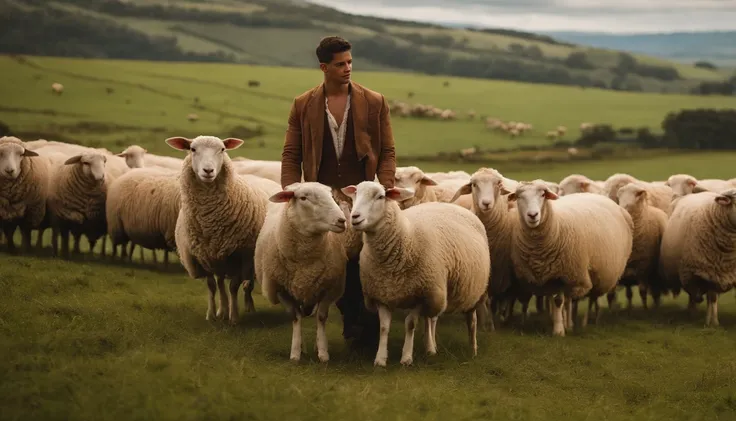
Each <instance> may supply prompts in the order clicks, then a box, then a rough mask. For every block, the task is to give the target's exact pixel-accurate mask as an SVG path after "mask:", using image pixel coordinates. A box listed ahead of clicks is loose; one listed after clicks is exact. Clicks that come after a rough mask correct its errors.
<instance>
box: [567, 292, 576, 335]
mask: <svg viewBox="0 0 736 421" xmlns="http://www.w3.org/2000/svg"><path fill="white" fill-rule="evenodd" d="M566 298H567V299H566V300H565V311H566V312H567V318H566V319H565V329H566V330H568V331H572V330H573V329H574V328H575V315H576V312H575V311H574V310H577V300H573V299H572V298H570V297H566Z"/></svg>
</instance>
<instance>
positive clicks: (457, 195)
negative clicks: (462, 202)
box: [450, 183, 473, 203]
mask: <svg viewBox="0 0 736 421" xmlns="http://www.w3.org/2000/svg"><path fill="white" fill-rule="evenodd" d="M472 192H473V188H472V186H471V185H470V183H468V184H464V185H463V186H462V187H460V188H459V189H457V192H455V195H454V196H452V200H450V203H452V202H454V201H456V200H457V199H459V198H460V196H462V195H464V194H470V193H472Z"/></svg>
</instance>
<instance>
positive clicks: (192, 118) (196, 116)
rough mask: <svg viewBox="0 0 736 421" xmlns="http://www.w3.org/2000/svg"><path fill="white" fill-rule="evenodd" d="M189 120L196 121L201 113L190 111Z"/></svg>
mask: <svg viewBox="0 0 736 421" xmlns="http://www.w3.org/2000/svg"><path fill="white" fill-rule="evenodd" d="M187 120H189V121H190V122H192V123H194V122H195V121H197V120H199V115H197V114H196V113H189V114H187Z"/></svg>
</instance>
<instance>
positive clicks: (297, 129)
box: [281, 100, 302, 188]
mask: <svg viewBox="0 0 736 421" xmlns="http://www.w3.org/2000/svg"><path fill="white" fill-rule="evenodd" d="M301 179H302V128H301V116H300V115H299V109H298V107H297V104H296V100H294V102H293V103H292V104H291V111H290V112H289V125H288V127H287V129H286V136H285V137H284V149H283V151H282V152H281V188H286V186H288V185H289V184H293V183H298V182H299V181H301Z"/></svg>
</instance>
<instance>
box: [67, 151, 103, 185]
mask: <svg viewBox="0 0 736 421" xmlns="http://www.w3.org/2000/svg"><path fill="white" fill-rule="evenodd" d="M105 164H107V157H106V156H105V155H103V154H101V153H97V152H91V153H83V154H81V155H75V156H73V157H71V158H69V159H67V160H66V162H64V165H80V166H81V168H82V174H84V177H86V178H89V179H90V180H94V181H99V182H102V181H104V180H105Z"/></svg>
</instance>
